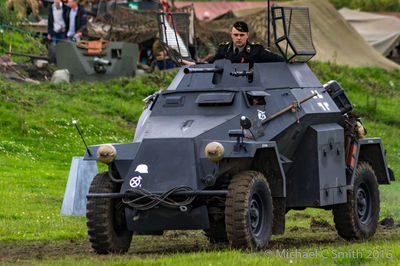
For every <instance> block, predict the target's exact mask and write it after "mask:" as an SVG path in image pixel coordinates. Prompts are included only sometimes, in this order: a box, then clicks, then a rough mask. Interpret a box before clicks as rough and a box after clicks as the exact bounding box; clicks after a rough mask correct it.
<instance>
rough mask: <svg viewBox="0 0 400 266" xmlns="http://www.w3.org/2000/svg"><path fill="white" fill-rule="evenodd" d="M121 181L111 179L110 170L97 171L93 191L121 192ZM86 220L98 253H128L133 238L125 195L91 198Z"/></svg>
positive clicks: (93, 246)
mask: <svg viewBox="0 0 400 266" xmlns="http://www.w3.org/2000/svg"><path fill="white" fill-rule="evenodd" d="M120 186H121V185H120V184H117V183H114V182H112V181H111V180H110V178H109V176H108V173H107V172H103V173H99V174H97V175H96V176H95V177H94V179H93V181H92V183H91V184H90V189H89V193H113V192H119V189H120ZM86 224H87V229H88V234H89V239H90V242H91V243H92V248H93V249H94V251H95V252H96V253H99V254H108V253H125V252H127V251H128V249H129V246H130V244H131V240H132V232H131V231H129V230H128V229H127V226H126V221H125V214H124V208H123V206H122V202H121V199H111V198H88V201H87V207H86Z"/></svg>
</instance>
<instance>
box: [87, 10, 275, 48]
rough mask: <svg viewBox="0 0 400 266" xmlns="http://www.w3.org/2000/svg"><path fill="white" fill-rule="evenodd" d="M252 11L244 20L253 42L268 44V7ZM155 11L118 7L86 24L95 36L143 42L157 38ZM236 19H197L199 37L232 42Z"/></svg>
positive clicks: (225, 17)
mask: <svg viewBox="0 0 400 266" xmlns="http://www.w3.org/2000/svg"><path fill="white" fill-rule="evenodd" d="M187 10H188V8H183V9H176V10H175V11H176V12H182V11H187ZM257 11H258V12H257ZM253 12H256V13H251V14H248V15H247V16H244V17H241V19H242V20H245V21H247V22H248V24H249V26H250V28H251V37H250V39H251V41H260V42H261V43H262V44H264V45H266V40H267V24H266V21H267V14H266V9H255V10H254V11H253ZM156 13H157V12H156V11H137V10H131V9H129V8H126V7H121V6H117V7H116V8H115V9H112V10H109V11H107V12H105V13H103V14H102V15H100V16H98V17H96V18H95V19H94V20H93V21H91V22H89V23H88V25H87V30H88V34H89V37H90V38H93V39H105V40H108V41H125V42H133V43H142V42H145V41H147V40H150V39H153V38H155V37H156V35H157V32H158V26H157V17H156ZM237 20H238V18H237V17H235V16H232V17H229V16H224V17H223V18H221V19H217V20H212V21H200V20H197V19H195V31H196V36H198V37H200V38H202V39H210V40H211V42H213V43H215V44H216V45H217V44H218V43H220V42H222V41H229V40H230V36H229V29H230V27H231V26H232V25H233V23H234V22H235V21H237ZM271 37H272V35H271ZM271 40H272V39H271Z"/></svg>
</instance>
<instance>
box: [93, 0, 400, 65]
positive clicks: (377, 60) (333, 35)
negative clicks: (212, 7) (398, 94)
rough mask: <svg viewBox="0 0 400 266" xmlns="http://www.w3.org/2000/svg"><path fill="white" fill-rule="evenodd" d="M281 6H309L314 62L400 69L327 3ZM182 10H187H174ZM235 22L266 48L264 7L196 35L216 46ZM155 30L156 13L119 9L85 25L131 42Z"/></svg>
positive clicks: (202, 26)
mask: <svg viewBox="0 0 400 266" xmlns="http://www.w3.org/2000/svg"><path fill="white" fill-rule="evenodd" d="M280 5H282V6H308V7H309V9H310V17H311V24H312V37H313V41H314V45H315V48H316V50H317V55H316V57H315V58H316V59H317V60H321V61H330V62H336V63H338V64H345V65H350V66H377V67H383V68H386V69H399V68H400V67H399V65H397V64H396V63H394V62H392V61H390V60H388V59H387V58H385V57H383V56H382V55H381V54H379V53H378V52H377V51H376V50H374V48H372V47H371V46H369V45H368V43H366V41H365V40H364V39H363V38H362V37H361V36H360V35H359V34H358V33H357V32H356V31H355V30H354V29H353V28H352V27H351V25H350V24H349V23H347V22H346V21H345V20H344V18H343V17H342V16H341V15H340V14H339V13H338V12H337V10H336V9H335V8H334V7H333V5H332V4H330V3H329V1H327V0H299V1H293V2H287V3H280ZM189 8H190V7H189ZM184 10H187V8H186V9H178V10H176V11H178V12H179V11H184ZM237 20H244V21H246V22H247V23H248V24H249V27H250V41H259V42H261V43H262V44H263V45H264V46H267V34H268V30H267V9H266V8H260V9H252V10H243V11H234V12H229V13H227V14H225V15H223V16H220V17H219V18H216V19H214V20H211V21H199V20H195V31H196V36H198V37H200V38H202V39H203V40H206V39H209V40H211V42H212V43H215V44H216V45H217V44H218V43H220V42H222V41H229V40H230V36H229V31H230V28H231V26H232V25H233V23H234V22H235V21H237ZM271 28H272V27H271ZM157 29H158V26H157V18H156V12H155V11H134V10H130V9H128V8H124V7H119V6H118V7H117V8H116V9H115V10H113V11H111V12H107V13H105V14H103V15H102V16H100V17H98V18H96V19H95V20H94V21H93V22H91V23H90V24H89V25H88V32H89V36H90V37H95V38H103V39H106V40H110V41H126V42H133V43H142V42H144V41H146V40H150V39H153V38H155V37H156V35H157V31H158V30H157ZM273 43H274V40H273V38H272V32H271V50H272V51H273V52H277V51H278V50H277V48H276V47H275V45H274V44H273Z"/></svg>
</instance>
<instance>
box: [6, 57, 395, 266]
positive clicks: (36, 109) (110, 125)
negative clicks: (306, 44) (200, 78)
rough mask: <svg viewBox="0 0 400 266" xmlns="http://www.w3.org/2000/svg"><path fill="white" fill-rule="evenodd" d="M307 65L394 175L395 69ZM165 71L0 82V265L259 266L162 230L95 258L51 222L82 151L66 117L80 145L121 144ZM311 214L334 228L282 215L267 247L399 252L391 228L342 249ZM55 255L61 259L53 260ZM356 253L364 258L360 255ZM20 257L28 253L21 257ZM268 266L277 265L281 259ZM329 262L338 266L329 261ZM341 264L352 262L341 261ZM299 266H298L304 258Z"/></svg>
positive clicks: (65, 220) (59, 221)
mask: <svg viewBox="0 0 400 266" xmlns="http://www.w3.org/2000/svg"><path fill="white" fill-rule="evenodd" d="M311 67H312V69H313V70H314V72H315V73H316V75H317V77H318V78H319V79H320V80H321V82H322V83H325V82H328V81H329V80H332V79H335V80H337V81H339V83H341V85H342V86H343V87H344V88H345V89H346V92H347V94H348V96H349V97H350V98H351V100H352V102H353V103H354V104H355V105H356V112H358V113H359V114H361V115H362V116H363V118H364V123H365V124H366V127H367V129H368V136H376V137H381V138H382V142H383V144H384V147H385V149H387V159H388V162H389V165H390V166H391V167H392V169H393V170H394V172H395V175H397V176H398V178H400V139H399V138H398V136H400V116H399V115H398V114H399V112H400V105H399V104H398V102H399V100H400V71H391V72H388V71H385V70H381V69H376V68H350V67H346V66H338V65H334V64H326V63H320V62H313V63H312V64H311ZM174 74H175V72H157V73H153V74H150V75H145V76H142V77H138V78H131V79H128V78H123V79H116V80H112V81H109V82H106V83H87V82H74V83H71V84H51V83H42V84H40V85H34V84H27V83H26V84H14V83H8V82H6V81H4V80H0V263H1V262H2V258H3V262H17V261H19V259H21V258H22V260H24V258H25V259H26V260H27V261H28V262H36V263H54V262H62V263H67V264H68V263H76V262H86V263H88V264H91V263H93V261H94V260H95V261H97V262H101V263H107V262H109V261H113V260H114V261H115V262H116V263H118V262H119V263H126V262H128V261H129V260H130V259H132V258H135V259H137V260H139V261H138V263H142V262H148V263H157V264H164V263H179V262H180V263H181V264H187V263H191V262H193V263H197V264H201V263H205V262H206V261H204V258H206V260H207V258H208V259H209V260H210V261H214V262H215V263H217V264H218V263H223V264H225V263H232V262H235V263H240V262H243V263H247V264H253V263H266V262H265V261H264V260H265V256H264V255H263V254H262V253H260V254H258V253H257V254H255V255H254V256H253V255H249V254H246V253H242V252H240V251H225V250H224V249H226V247H224V246H223V247H219V246H213V245H209V244H208V243H207V242H206V240H205V239H204V237H202V235H201V233H197V232H194V233H192V232H188V233H183V234H176V233H175V232H169V233H167V234H166V235H165V236H164V237H163V238H161V239H160V237H158V238H156V237H134V240H133V241H134V242H135V243H133V244H132V246H133V247H132V248H131V250H130V253H129V254H128V255H127V256H125V257H124V256H119V257H118V256H116V257H113V256H108V257H97V256H95V255H93V254H92V253H91V251H90V247H89V244H88V240H87V233H86V224H85V218H83V217H61V216H59V213H60V209H61V204H62V200H63V195H64V190H65V186H66V182H67V178H68V173H69V167H70V163H71V158H72V156H82V155H83V154H84V151H85V148H84V146H83V144H82V141H81V139H80V137H79V135H78V134H77V132H76V130H75V128H74V127H73V125H72V120H74V119H76V120H78V125H79V126H80V128H81V131H82V133H83V135H84V136H85V139H86V142H87V143H88V144H89V145H92V144H99V143H109V142H130V141H132V139H133V135H134V130H135V123H136V122H137V120H138V117H139V115H140V113H141V110H142V108H143V102H142V99H143V98H145V97H146V96H147V95H149V94H151V93H153V92H154V91H157V90H159V89H165V88H166V87H167V86H168V84H169V83H170V82H171V80H172V79H173V76H174ZM102 169H104V167H103V166H102ZM380 189H381V201H382V203H381V217H382V218H383V217H393V218H394V219H395V221H396V223H399V222H400V209H399V204H398V202H399V201H400V192H399V189H400V186H399V182H394V183H393V184H392V185H391V186H381V188H380ZM311 216H317V217H319V218H321V219H324V220H327V221H328V222H329V223H330V224H333V220H332V215H331V213H330V212H327V211H321V210H306V211H304V212H293V213H292V211H291V212H290V213H289V215H288V221H287V226H288V229H289V230H288V233H287V234H285V235H284V236H279V237H273V238H272V242H271V243H272V245H273V246H274V247H275V246H276V247H281V248H297V247H300V248H302V249H303V250H311V249H312V248H314V247H315V246H321V245H325V246H327V248H328V247H331V246H336V247H340V248H345V249H346V250H347V249H349V248H353V249H355V248H364V249H365V247H371V248H372V247H375V246H377V247H380V248H383V249H385V250H386V249H389V248H391V249H392V251H393V252H394V253H393V254H395V255H394V256H395V257H396V256H397V259H396V260H393V258H392V260H389V259H387V258H386V259H384V260H381V262H383V263H388V262H395V261H397V262H399V260H400V259H399V256H400V246H399V244H393V243H398V242H399V240H400V232H399V231H400V230H393V231H390V232H389V233H388V232H386V231H382V232H381V233H379V234H377V236H376V237H375V238H374V240H373V241H370V242H368V243H366V244H362V243H361V244H360V243H353V244H351V246H348V245H349V244H348V243H347V242H344V241H343V240H341V239H340V238H338V237H337V235H336V232H334V231H331V230H327V232H319V231H318V232H317V233H315V232H313V231H310V228H309V224H310V220H311ZM295 227H297V228H300V231H299V232H300V233H299V232H296V231H295V229H293V228H295ZM291 229H293V230H294V231H291ZM325 231H326V230H325ZM291 232H292V233H291ZM176 239H178V240H176ZM178 242H179V243H180V244H179V243H178ZM182 243H183V244H184V245H185V247H183V246H182V245H181V244H182ZM46 250H47V251H48V252H46ZM55 250H58V251H60V253H56V254H55V255H52V254H54V251H55ZM143 250H144V251H143ZM154 250H155V251H154ZM201 250H205V251H204V252H201V253H196V254H188V255H185V254H183V253H182V254H176V255H173V256H170V255H169V256H167V255H168V254H170V253H171V252H172V253H175V252H179V251H184V252H193V251H201ZM207 250H212V251H210V252H208V251H207ZM146 251H147V253H148V254H150V255H148V254H147V253H146ZM63 252H64V253H63ZM363 252H364V253H365V254H367V252H368V251H367V250H363ZM38 253H39V255H37V254H38ZM159 253H166V254H167V255H164V256H162V255H161V254H159ZM10 254H11V255H10ZM13 254H14V255H13ZM24 254H25V255H24ZM26 254H28V255H26ZM60 254H61V255H60ZM138 254H142V255H138ZM143 254H144V255H143ZM146 254H147V255H146ZM396 254H397V255H396ZM24 256H25V257H24ZM29 256H30V257H32V256H34V257H33V258H30V259H28V257H29ZM59 256H62V257H64V258H58V257H59ZM88 256H89V257H88ZM138 256H139V257H138ZM160 256H162V258H159V257H160ZM165 256H167V257H165ZM143 257H145V258H144V259H143ZM142 259H143V260H142ZM182 261H183V263H182ZM361 261H363V260H361ZM274 262H275V263H285V260H281V259H280V260H279V259H278V260H274ZM286 262H287V261H286ZM330 262H340V261H337V260H334V259H331V260H330ZM346 262H353V261H352V260H350V261H347V260H344V261H342V263H346ZM355 262H359V261H358V260H356V261H355ZM215 263H214V264H215ZM301 263H306V264H307V261H302V262H301Z"/></svg>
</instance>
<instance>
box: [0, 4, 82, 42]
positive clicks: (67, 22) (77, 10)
mask: <svg viewBox="0 0 400 266" xmlns="http://www.w3.org/2000/svg"><path fill="white" fill-rule="evenodd" d="M67 1H68V2H67ZM78 1H79V0H63V1H62V0H54V3H53V4H51V5H50V6H49V16H48V26H47V32H48V35H47V38H48V39H49V40H52V41H53V44H54V45H55V44H56V43H57V42H58V41H59V40H63V39H65V38H68V39H71V40H72V39H74V40H79V39H80V38H81V36H82V34H83V33H84V32H83V27H84V26H85V25H86V23H87V16H86V11H85V9H84V7H83V6H82V5H81V4H80V3H79V2H78ZM63 2H64V3H63ZM42 4H43V3H42V1H41V0H8V2H7V7H8V8H9V9H10V10H14V9H16V10H17V12H18V17H19V18H20V19H24V18H25V16H26V12H27V8H30V9H31V11H32V14H33V16H34V18H35V19H36V20H37V21H38V22H40V21H42V18H41V17H40V15H39V7H40V6H41V5H42Z"/></svg>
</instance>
